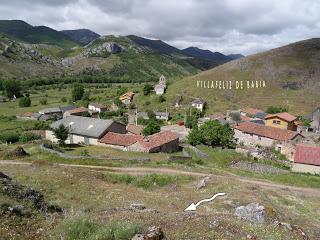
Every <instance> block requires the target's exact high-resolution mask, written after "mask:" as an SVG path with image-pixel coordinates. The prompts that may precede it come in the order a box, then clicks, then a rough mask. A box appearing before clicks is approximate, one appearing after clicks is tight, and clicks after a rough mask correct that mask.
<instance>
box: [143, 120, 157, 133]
mask: <svg viewBox="0 0 320 240" xmlns="http://www.w3.org/2000/svg"><path fill="white" fill-rule="evenodd" d="M158 132H160V124H159V123H158V122H157V121H155V120H150V121H149V122H148V124H147V125H146V126H145V128H144V129H143V130H142V134H143V135H144V136H148V135H152V134H155V133H158Z"/></svg>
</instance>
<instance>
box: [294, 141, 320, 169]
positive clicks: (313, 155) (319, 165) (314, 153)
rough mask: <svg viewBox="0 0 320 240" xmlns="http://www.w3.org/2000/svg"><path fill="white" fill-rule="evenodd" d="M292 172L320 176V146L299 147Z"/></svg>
mask: <svg viewBox="0 0 320 240" xmlns="http://www.w3.org/2000/svg"><path fill="white" fill-rule="evenodd" d="M292 171H294V172H302V173H311V174H320V146H312V145H302V144H300V145H297V148H296V153H295V156H294V163H293V166H292Z"/></svg>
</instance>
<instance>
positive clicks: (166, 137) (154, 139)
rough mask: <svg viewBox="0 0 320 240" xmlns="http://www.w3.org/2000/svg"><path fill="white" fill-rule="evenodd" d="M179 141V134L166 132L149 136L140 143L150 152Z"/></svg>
mask: <svg viewBox="0 0 320 240" xmlns="http://www.w3.org/2000/svg"><path fill="white" fill-rule="evenodd" d="M177 139H179V137H178V136H177V134H175V133H174V132H170V131H166V132H160V133H156V134H153V135H151V136H148V137H146V138H144V139H143V140H142V141H139V143H140V144H141V145H142V146H143V147H145V148H146V149H148V150H150V149H153V148H156V147H160V146H161V145H163V144H165V143H169V142H172V141H174V140H177Z"/></svg>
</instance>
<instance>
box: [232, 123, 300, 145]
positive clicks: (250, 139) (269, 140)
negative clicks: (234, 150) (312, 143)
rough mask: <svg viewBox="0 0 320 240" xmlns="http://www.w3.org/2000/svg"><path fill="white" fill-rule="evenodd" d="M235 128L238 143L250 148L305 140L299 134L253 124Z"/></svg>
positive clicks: (243, 124)
mask: <svg viewBox="0 0 320 240" xmlns="http://www.w3.org/2000/svg"><path fill="white" fill-rule="evenodd" d="M233 128H234V131H235V138H236V139H238V142H239V143H241V144H244V145H245V146H250V147H255V146H263V147H273V146H274V145H275V144H276V143H283V142H286V141H293V140H296V141H298V140H299V139H303V138H304V136H303V135H301V134H300V133H298V132H294V131H290V130H285V129H280V128H274V127H268V126H264V125H260V124H255V123H252V122H242V123H239V124H235V125H233Z"/></svg>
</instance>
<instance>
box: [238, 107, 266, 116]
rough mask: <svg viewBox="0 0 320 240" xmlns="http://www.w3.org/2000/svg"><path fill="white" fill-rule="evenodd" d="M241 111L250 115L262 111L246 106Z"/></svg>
mask: <svg viewBox="0 0 320 240" xmlns="http://www.w3.org/2000/svg"><path fill="white" fill-rule="evenodd" d="M242 112H244V113H248V114H250V115H256V114H257V113H259V112H263V111H262V110H260V109H256V108H246V109H243V110H242Z"/></svg>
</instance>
